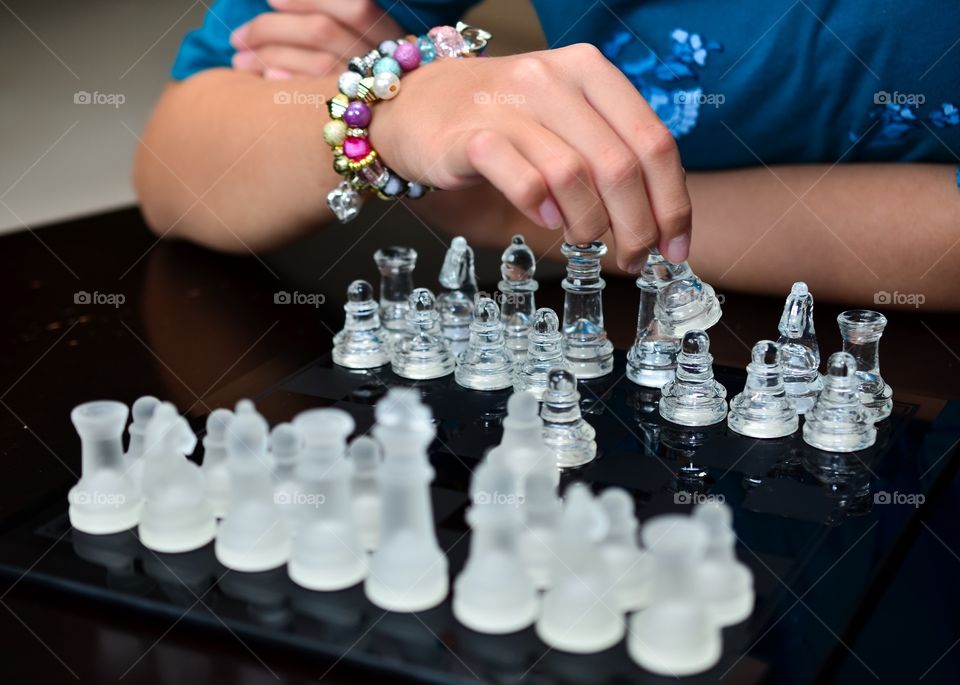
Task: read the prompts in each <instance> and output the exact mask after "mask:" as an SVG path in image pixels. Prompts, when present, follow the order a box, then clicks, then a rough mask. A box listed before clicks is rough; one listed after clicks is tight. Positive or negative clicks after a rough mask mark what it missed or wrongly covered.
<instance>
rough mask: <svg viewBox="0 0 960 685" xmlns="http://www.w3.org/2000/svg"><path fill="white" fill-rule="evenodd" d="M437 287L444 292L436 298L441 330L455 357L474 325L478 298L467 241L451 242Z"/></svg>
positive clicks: (470, 250) (471, 254)
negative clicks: (474, 305)
mask: <svg viewBox="0 0 960 685" xmlns="http://www.w3.org/2000/svg"><path fill="white" fill-rule="evenodd" d="M440 285H441V286H442V287H443V288H444V291H443V292H441V293H440V295H439V296H438V297H437V311H438V312H440V326H441V327H442V329H443V337H444V338H446V339H447V343H448V344H449V345H450V351H451V352H452V353H453V355H454V356H456V355H458V354H460V353H461V352H463V350H465V349H466V347H467V340H468V339H469V337H470V323H471V322H472V321H473V301H474V298H476V296H477V274H476V271H475V267H474V257H473V248H472V247H470V246H469V245H468V244H467V240H466V238H464V237H462V236H457V237H456V238H454V239H453V240H452V241H451V242H450V248H449V249H448V250H447V254H446V256H445V257H444V260H443V266H442V267H441V268H440Z"/></svg>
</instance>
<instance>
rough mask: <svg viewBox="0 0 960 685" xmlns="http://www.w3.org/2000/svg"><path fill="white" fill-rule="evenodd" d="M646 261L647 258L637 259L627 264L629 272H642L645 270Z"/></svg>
mask: <svg viewBox="0 0 960 685" xmlns="http://www.w3.org/2000/svg"><path fill="white" fill-rule="evenodd" d="M646 263H647V260H646V259H639V260H637V261H635V262H631V263H630V264H629V265H628V266H627V273H630V274H638V273H640V272H641V271H642V270H643V266H644V264H646Z"/></svg>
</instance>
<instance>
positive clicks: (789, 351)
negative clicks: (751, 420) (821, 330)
mask: <svg viewBox="0 0 960 685" xmlns="http://www.w3.org/2000/svg"><path fill="white" fill-rule="evenodd" d="M778 329H779V331H780V338H779V339H778V340H777V344H778V345H780V364H781V366H783V383H784V387H785V388H786V391H787V397H789V398H790V400H791V401H792V402H793V406H794V407H795V409H796V411H797V413H798V414H805V413H807V411H809V409H810V407H812V406H813V403H814V402H816V401H817V395H819V394H820V391H821V390H822V389H823V379H822V378H821V377H820V371H819V369H820V346H819V345H818V344H817V333H816V331H815V330H814V326H813V295H811V294H810V291H809V289H808V288H807V284H806V283H804V282H802V281H798V282H796V283H794V284H793V287H792V288H790V295H788V296H787V301H786V303H785V304H784V305H783V314H782V315H781V317H780V325H779V327H778Z"/></svg>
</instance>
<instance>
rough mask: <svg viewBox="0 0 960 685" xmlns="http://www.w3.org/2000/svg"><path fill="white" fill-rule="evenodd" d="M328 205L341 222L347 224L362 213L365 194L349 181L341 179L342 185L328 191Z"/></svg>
mask: <svg viewBox="0 0 960 685" xmlns="http://www.w3.org/2000/svg"><path fill="white" fill-rule="evenodd" d="M327 207H329V208H330V211H331V212H333V214H334V216H336V217H337V220H338V221H339V222H340V223H341V224H345V223H347V222H350V221H353V220H354V219H356V218H357V215H359V214H360V208H361V207H363V196H362V195H361V194H360V193H358V192H357V191H356V190H354V188H353V186H352V185H351V184H350V182H349V181H341V182H340V185H338V186H337V187H336V188H334V189H333V190H331V191H330V192H329V193H327Z"/></svg>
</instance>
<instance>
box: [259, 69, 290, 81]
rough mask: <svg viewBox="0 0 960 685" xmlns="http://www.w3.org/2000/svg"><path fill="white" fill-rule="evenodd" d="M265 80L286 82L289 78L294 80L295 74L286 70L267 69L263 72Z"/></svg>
mask: <svg viewBox="0 0 960 685" xmlns="http://www.w3.org/2000/svg"><path fill="white" fill-rule="evenodd" d="M263 78H265V79H267V80H268V81H284V80H286V79H288V78H293V74H291V73H290V72H289V71H287V70H286V69H267V70H266V71H264V72H263Z"/></svg>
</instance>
